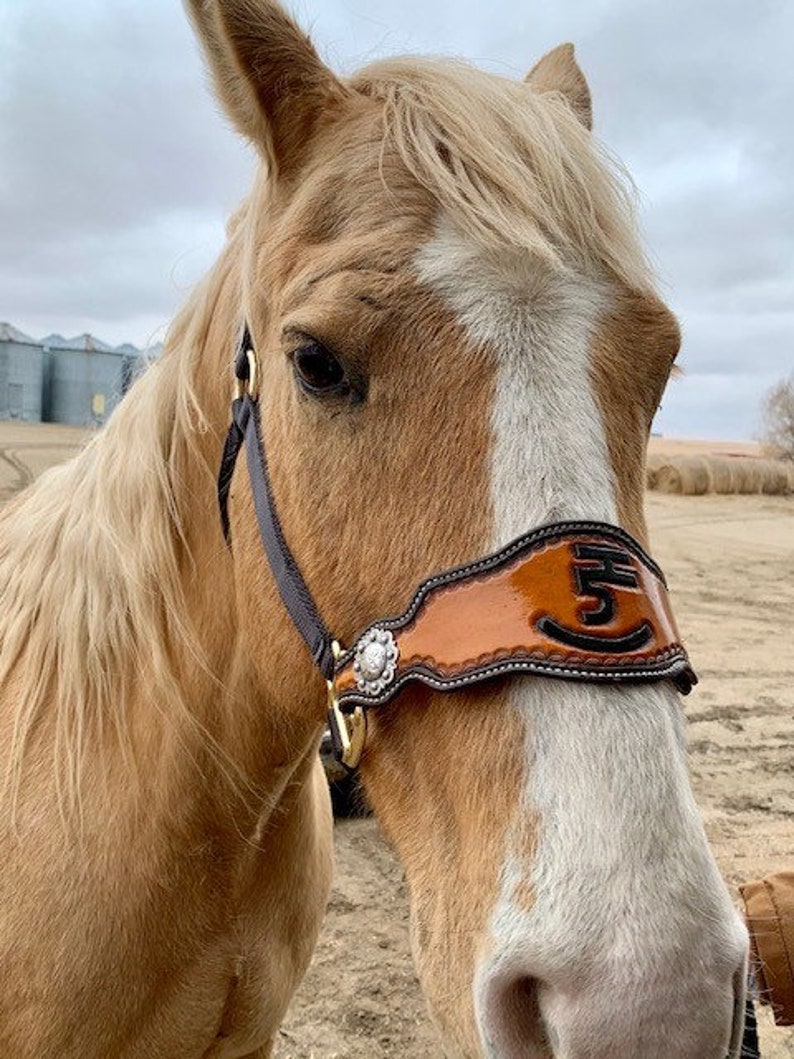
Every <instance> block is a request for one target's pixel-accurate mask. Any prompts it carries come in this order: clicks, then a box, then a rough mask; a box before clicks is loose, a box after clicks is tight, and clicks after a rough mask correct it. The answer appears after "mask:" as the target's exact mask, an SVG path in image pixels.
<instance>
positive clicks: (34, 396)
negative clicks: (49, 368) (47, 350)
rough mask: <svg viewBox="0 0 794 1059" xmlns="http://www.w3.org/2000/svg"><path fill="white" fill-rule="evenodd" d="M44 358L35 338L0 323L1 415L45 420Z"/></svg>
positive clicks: (2, 417) (31, 421) (4, 417)
mask: <svg viewBox="0 0 794 1059" xmlns="http://www.w3.org/2000/svg"><path fill="white" fill-rule="evenodd" d="M43 360H44V353H43V350H42V348H41V346H40V345H39V344H38V342H36V341H35V339H33V338H30V336H29V335H26V334H23V332H22V331H19V330H17V328H15V327H12V326H11V324H6V323H3V324H0V419H19V420H24V421H25V422H28V423H40V422H41V401H42V390H43V373H44V368H43Z"/></svg>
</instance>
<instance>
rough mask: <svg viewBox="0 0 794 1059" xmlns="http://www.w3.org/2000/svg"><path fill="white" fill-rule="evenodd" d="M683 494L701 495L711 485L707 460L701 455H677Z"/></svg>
mask: <svg viewBox="0 0 794 1059" xmlns="http://www.w3.org/2000/svg"><path fill="white" fill-rule="evenodd" d="M676 464H677V465H678V473H679V475H680V479H681V492H682V493H683V494H684V496H703V494H704V493H707V492H708V491H709V488H710V486H711V475H710V474H709V463H708V460H707V459H705V458H704V457H703V456H679V457H678V459H677V460H676Z"/></svg>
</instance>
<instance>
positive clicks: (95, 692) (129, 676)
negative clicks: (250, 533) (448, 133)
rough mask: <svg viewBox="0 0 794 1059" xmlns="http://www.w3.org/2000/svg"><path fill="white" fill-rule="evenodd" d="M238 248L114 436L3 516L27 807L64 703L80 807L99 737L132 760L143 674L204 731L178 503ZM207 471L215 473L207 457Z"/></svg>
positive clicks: (222, 262)
mask: <svg viewBox="0 0 794 1059" xmlns="http://www.w3.org/2000/svg"><path fill="white" fill-rule="evenodd" d="M235 241H236V240H235V238H234V236H233V237H232V240H231V242H230V243H229V245H228V246H227V249H226V251H225V253H224V254H223V255H222V256H221V258H220V259H219V261H218V263H217V264H216V265H215V267H214V269H213V270H212V271H211V272H210V273H209V274H208V275H207V277H206V278H205V280H204V281H203V282H202V283H201V284H200V285H199V286H198V287H197V288H196V290H195V291H194V293H193V295H192V296H191V298H190V299H189V300H188V302H187V303H186V305H185V306H184V308H183V309H182V311H181V312H180V313H179V315H178V316H177V317H176V318H175V320H174V322H173V324H172V326H171V328H170V331H169V334H168V336H167V339H166V343H165V348H164V351H163V354H162V356H161V358H160V360H159V361H158V362H157V363H156V364H154V365H152V366H151V367H150V368H149V369H148V370H147V371H146V372H145V373H144V375H143V376H142V377H141V378H140V379H139V380H138V381H137V382H136V384H135V385H134V386H133V388H132V389H131V391H130V392H129V394H128V395H127V396H126V397H125V399H124V401H123V402H122V403H121V404H120V405H119V406H118V408H117V409H116V410H115V411H114V413H113V415H112V416H111V417H110V420H109V421H108V424H107V426H106V427H105V428H104V430H102V431H101V432H100V433H98V434H97V435H96V437H94V438H93V439H92V440H91V441H90V442H89V443H88V444H87V445H86V446H85V448H84V449H83V450H82V451H81V452H80V453H79V454H78V455H77V456H76V457H75V458H74V459H73V460H71V461H69V462H68V463H65V464H62V465H60V466H57V467H54V468H51V469H50V470H49V471H47V472H46V473H45V474H43V475H42V476H41V477H40V478H39V479H38V480H37V481H36V482H35V483H34V484H33V485H32V486H31V487H30V488H29V489H27V490H26V491H25V493H23V494H22V495H21V496H20V497H18V498H16V499H15V500H14V501H12V502H11V503H10V504H9V505H8V506H7V507H6V508H5V509H4V510H3V511H2V512H0V598H2V601H3V606H2V609H0V690H5V691H6V692H8V691H9V687H10V690H11V692H12V694H11V695H10V696H9V698H11V699H14V700H15V702H16V706H15V710H16V712H15V714H14V717H13V722H12V723H13V732H12V735H11V738H10V750H9V757H8V762H7V764H8V769H7V771H6V775H5V781H4V785H3V792H4V793H5V794H6V795H7V794H8V793H9V792H10V793H11V795H12V797H13V798H14V799H15V798H16V794H17V790H18V787H19V783H20V779H21V776H22V767H23V761H24V758H25V752H26V748H27V747H28V744H29V743H30V741H31V738H32V736H33V734H34V730H35V728H36V726H37V725H38V724H39V722H40V721H42V720H43V716H44V706H45V703H46V702H47V701H48V699H50V698H51V697H54V699H55V702H56V704H57V705H56V708H55V711H54V725H55V738H54V752H53V753H54V762H53V764H54V768H55V777H56V784H57V786H58V790H59V797H60V798H61V800H62V802H64V803H65V804H67V805H71V806H72V807H73V808H74V807H79V781H80V776H81V772H82V764H83V757H84V752H85V747H86V744H87V741H88V739H89V737H90V736H92V735H93V736H96V737H98V738H100V739H101V738H102V736H103V732H105V731H106V730H107V731H109V732H115V734H116V736H117V737H118V739H119V742H120V745H121V747H122V748H123V749H125V748H126V751H127V752H128V751H129V750H130V749H131V748H130V747H129V745H128V742H127V741H128V738H129V736H128V732H127V722H128V720H129V716H128V715H129V706H130V703H131V701H132V699H133V696H134V695H135V693H136V688H137V689H138V690H139V689H140V682H141V680H142V678H144V674H145V679H146V681H147V682H150V686H151V690H152V700H153V701H155V700H156V703H157V707H158V709H159V710H160V711H161V713H162V715H163V716H164V717H169V718H174V717H176V716H178V715H181V716H182V717H184V718H187V719H190V720H191V723H192V724H193V725H194V727H195V726H196V725H197V724H198V721H197V720H196V718H194V717H192V715H191V709H190V704H189V703H188V702H186V701H184V693H183V690H182V684H183V681H180V679H179V676H178V673H177V658H178V656H180V655H181V656H182V657H184V653H185V651H187V652H188V654H189V655H190V656H191V657H192V658H193V659H194V660H195V663H196V664H197V665H198V666H201V665H203V655H202V647H201V643H200V639H199V636H198V634H197V630H196V628H195V626H194V624H193V622H192V621H191V619H190V616H189V610H188V608H187V607H186V606H185V578H186V575H187V576H189V572H190V562H191V557H190V554H189V549H188V546H187V541H186V536H185V527H184V526H183V525H182V524H181V522H180V515H179V511H180V503H179V501H180V496H181V495H182V493H183V491H184V489H185V488H187V487H188V483H187V482H186V480H185V470H186V458H185V457H186V453H187V452H188V451H191V464H192V465H195V459H194V458H193V457H195V455H196V454H197V453H198V446H197V444H196V440H197V438H198V437H199V435H200V434H201V433H203V432H205V431H206V430H207V429H208V420H207V417H206V415H205V413H204V411H203V410H202V408H201V405H200V402H199V399H198V397H197V392H196V389H195V386H194V379H195V374H196V365H197V363H198V361H199V359H200V357H201V354H202V352H203V350H204V347H205V345H206V343H207V336H208V332H209V326H210V320H211V318H212V316H213V313H214V312H215V310H216V308H217V306H218V303H219V300H220V296H221V291H222V288H223V286H224V284H225V282H226V279H227V277H229V275H230V273H231V271H232V269H233V268H234V267H235V262H236V260H237V258H239V255H235V254H233V252H232V250H233V247H234V243H235ZM198 468H199V473H203V474H206V475H208V476H210V477H212V476H213V475H214V468H210V467H208V466H204V461H203V460H202V461H201V462H199V463H198ZM192 473H194V474H195V472H192ZM193 487H195V477H194V479H193ZM4 764H5V763H4ZM64 796H65V797H64Z"/></svg>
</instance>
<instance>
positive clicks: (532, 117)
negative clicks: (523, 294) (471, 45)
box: [351, 59, 652, 290]
mask: <svg viewBox="0 0 794 1059" xmlns="http://www.w3.org/2000/svg"><path fill="white" fill-rule="evenodd" d="M351 84H352V87H353V88H356V89H358V90H359V91H361V92H364V93H366V94H368V95H371V96H372V97H373V98H375V99H378V100H380V101H381V102H382V103H383V106H384V148H388V147H392V148H394V149H395V150H396V151H397V153H398V154H399V156H400V158H401V159H402V161H403V163H404V164H405V165H406V167H407V168H408V170H409V171H410V172H411V173H412V174H413V176H414V178H415V179H416V180H417V181H418V182H419V183H420V184H421V185H422V186H423V187H425V188H427V189H428V190H429V191H430V192H431V194H432V195H433V196H434V197H435V198H436V199H437V200H438V202H439V203H440V205H441V207H442V209H443V210H444V211H445V213H446V214H447V215H448V216H449V218H450V219H451V220H453V222H454V223H455V224H456V226H457V227H459V228H460V229H461V230H462V231H463V232H465V233H466V234H468V235H469V236H471V237H473V238H474V239H475V240H477V241H478V242H480V243H482V244H484V245H485V246H489V247H492V248H497V249H513V250H529V251H532V252H533V253H535V254H536V255H539V256H540V257H541V258H543V259H545V260H546V261H547V262H549V263H551V264H553V265H555V266H556V267H563V268H565V267H569V268H570V267H573V268H575V269H577V270H580V269H581V268H582V267H584V268H585V269H587V270H591V271H592V270H596V271H604V270H606V271H608V272H609V273H611V274H613V275H615V276H616V277H618V278H619V279H621V280H622V281H623V282H624V283H626V284H627V285H628V286H629V287H631V288H632V289H636V290H647V289H649V288H650V286H651V279H652V276H651V270H650V268H649V265H648V262H647V259H646V258H645V256H644V253H643V250H642V247H641V243H640V240H639V238H638V234H637V226H636V219H635V209H634V199H635V194H634V188H633V184H632V183H631V178H630V177H629V175H628V173H627V172H626V171H625V170H624V169H623V167H622V166H621V165H620V164H619V163H618V162H617V161H616V160H614V159H613V158H612V157H611V156H610V155H609V153H608V152H607V151H606V149H605V148H604V147H603V146H602V145H600V144H599V142H598V141H597V140H596V139H595V138H594V137H593V136H592V135H591V134H590V133H589V132H587V131H586V130H585V129H584V128H583V126H582V125H581V123H580V122H579V120H578V119H577V117H576V116H575V114H574V113H573V111H572V110H571V108H570V107H569V106H568V104H567V103H566V102H565V101H564V100H563V99H562V98H561V97H558V96H555V95H553V94H552V95H541V94H540V93H538V92H535V91H534V90H533V89H532V88H531V87H530V86H529V85H527V84H526V83H523V82H516V81H513V80H508V79H505V78H502V77H498V76H495V75H492V74H488V73H486V72H484V71H482V70H478V69H476V68H474V67H472V66H470V65H468V64H465V63H463V62H455V61H451V60H443V61H442V60H431V59H397V60H386V61H383V62H379V63H375V64H372V65H370V66H367V67H365V68H364V69H363V70H361V71H360V72H359V73H358V74H357V75H356V76H355V78H354V79H353V80H352V82H351Z"/></svg>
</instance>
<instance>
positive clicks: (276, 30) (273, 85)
mask: <svg viewBox="0 0 794 1059" xmlns="http://www.w3.org/2000/svg"><path fill="white" fill-rule="evenodd" d="M185 4H186V7H187V10H188V13H189V14H190V17H191V19H192V21H193V25H194V27H195V29H196V33H197V35H198V37H199V39H200V41H201V43H202V45H203V47H204V51H205V53H206V56H207V61H208V63H209V67H210V70H211V72H212V76H213V80H214V82H215V91H216V94H217V96H218V98H219V100H220V102H221V103H222V104H223V107H224V109H225V110H226V112H227V114H228V115H229V117H230V118H231V119H232V121H233V122H234V124H235V125H236V126H237V128H238V129H239V131H240V132H241V133H242V134H243V135H244V136H246V137H247V138H248V139H249V140H251V141H253V143H254V144H255V145H256V146H257V147H258V148H259V150H260V151H261V152H262V153H263V154H264V155H265V157H266V158H267V160H268V162H269V163H270V165H271V167H272V168H273V169H274V170H275V171H277V172H280V173H289V172H290V171H292V172H295V171H296V170H297V169H298V168H299V167H300V165H301V162H302V160H303V157H304V156H305V154H306V148H307V145H308V144H309V142H310V141H311V138H312V135H313V133H314V131H315V129H316V128H317V126H318V124H319V123H320V122H321V121H322V120H323V118H327V117H329V116H330V115H332V114H333V112H334V111H335V110H336V109H337V108H338V106H339V104H340V103H341V102H342V100H343V99H344V98H345V96H346V90H345V88H344V87H343V86H342V84H341V83H340V82H339V81H338V80H337V79H336V77H334V75H333V74H332V73H331V71H330V70H329V69H328V68H327V67H326V66H325V65H324V64H323V63H322V62H321V61H320V58H319V56H318V55H317V52H316V51H315V50H314V47H313V45H312V43H311V41H310V40H309V38H308V37H307V36H306V35H305V34H304V33H302V32H301V30H300V29H299V28H298V26H296V24H295V23H294V22H293V21H292V19H291V18H289V16H288V15H287V14H286V12H285V11H284V10H283V8H282V7H281V6H280V5H279V4H277V3H272V2H269V0H185Z"/></svg>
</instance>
